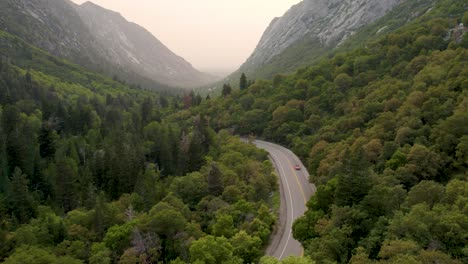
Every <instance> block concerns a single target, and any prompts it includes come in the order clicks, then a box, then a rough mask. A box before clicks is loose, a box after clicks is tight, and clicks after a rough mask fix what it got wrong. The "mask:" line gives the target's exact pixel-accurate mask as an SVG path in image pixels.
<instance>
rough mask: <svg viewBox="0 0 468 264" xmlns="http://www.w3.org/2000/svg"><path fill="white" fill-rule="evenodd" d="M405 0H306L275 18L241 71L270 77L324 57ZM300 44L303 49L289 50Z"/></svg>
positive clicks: (255, 75)
mask: <svg viewBox="0 0 468 264" xmlns="http://www.w3.org/2000/svg"><path fill="white" fill-rule="evenodd" d="M405 1H406V0H385V1H382V0H352V1H340V0H332V1H330V0H304V1H302V2H300V3H299V4H297V5H294V6H293V7H292V8H291V9H289V10H288V11H287V12H286V13H285V14H284V16H282V17H280V18H275V19H274V20H273V21H272V22H271V23H270V25H269V27H268V28H267V29H266V30H265V32H264V34H263V36H262V38H261V40H260V42H259V43H258V45H257V47H256V49H255V50H254V52H253V54H252V55H251V56H250V57H249V58H248V59H247V61H246V62H245V63H244V64H243V65H242V66H241V68H240V69H239V71H238V72H246V73H248V74H250V75H253V76H254V77H266V78H267V77H271V76H273V75H274V74H276V73H277V72H290V71H293V70H295V69H297V68H298V67H299V66H303V65H304V64H306V63H310V62H311V59H314V58H318V57H321V56H322V55H323V54H324V51H326V50H330V49H333V48H335V47H336V46H338V45H340V44H341V43H343V42H344V41H345V40H347V39H348V38H349V37H350V36H352V35H353V34H354V33H356V31H358V30H359V29H360V28H362V27H363V26H365V25H368V24H369V23H371V22H373V21H375V20H377V19H379V18H380V17H382V16H383V15H385V14H386V13H387V12H388V11H390V10H392V8H394V7H395V6H397V5H398V4H401V3H402V2H405ZM298 44H301V47H300V48H301V49H300V52H294V53H292V54H291V52H290V50H289V49H291V48H293V47H297V46H298Z"/></svg>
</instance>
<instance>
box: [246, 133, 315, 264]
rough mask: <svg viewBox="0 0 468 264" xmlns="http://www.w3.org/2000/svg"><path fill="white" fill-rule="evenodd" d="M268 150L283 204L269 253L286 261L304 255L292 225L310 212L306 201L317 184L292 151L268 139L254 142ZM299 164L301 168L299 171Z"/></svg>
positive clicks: (268, 249)
mask: <svg viewBox="0 0 468 264" xmlns="http://www.w3.org/2000/svg"><path fill="white" fill-rule="evenodd" d="M253 143H254V144H255V145H256V146H257V147H258V148H261V149H264V150H266V151H267V152H268V153H269V154H270V159H271V160H272V161H273V164H274V166H275V167H276V170H277V172H278V175H279V177H280V193H281V206H280V216H279V224H278V229H277V232H276V233H275V234H274V235H273V237H272V239H271V243H270V246H269V247H268V248H267V251H266V254H267V255H269V256H273V257H276V258H277V259H279V260H282V259H284V258H286V257H288V256H302V255H303V254H304V249H303V248H302V245H301V244H300V243H299V242H298V241H297V240H295V239H294V238H293V236H292V224H293V223H294V220H296V219H297V218H299V217H301V216H302V215H303V214H304V212H305V211H306V209H307V208H306V203H307V201H308V200H309V199H310V197H311V196H312V195H313V194H314V193H315V190H316V188H315V186H314V185H313V184H310V183H309V173H308V172H307V170H306V168H305V167H304V165H303V164H302V162H301V161H300V160H299V158H298V157H297V156H296V155H294V153H292V151H290V150H288V149H286V148H284V147H282V146H279V145H276V144H273V143H269V142H265V141H261V140H255V141H254V142H253ZM296 164H297V165H299V166H300V167H301V170H295V169H294V166H295V165H296Z"/></svg>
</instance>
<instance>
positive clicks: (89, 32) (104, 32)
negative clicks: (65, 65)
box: [0, 0, 212, 88]
mask: <svg viewBox="0 0 468 264" xmlns="http://www.w3.org/2000/svg"><path fill="white" fill-rule="evenodd" d="M0 28H1V29H3V30H5V31H7V32H10V33H12V34H15V35H17V36H19V37H21V38H23V39H25V40H26V41H28V42H30V43H32V44H33V45H35V46H38V47H40V48H42V49H44V50H46V51H48V52H50V53H52V54H53V55H56V56H59V57H62V58H66V59H69V60H71V61H73V62H75V63H77V64H80V65H82V66H85V67H88V68H91V69H93V70H97V71H99V72H102V73H105V74H107V75H116V76H118V77H119V78H120V79H124V80H127V81H129V82H132V83H137V84H140V85H143V86H144V87H146V88H154V86H158V87H164V86H178V87H188V88H193V87H195V86H198V85H203V84H206V83H208V82H210V81H211V80H212V79H211V77H210V76H208V75H206V74H203V73H201V72H199V71H197V70H196V69H194V68H193V67H192V66H191V65H190V64H189V63H188V62H187V61H185V60H184V59H183V58H181V57H179V56H177V55H176V54H174V53H173V52H171V51H170V50H169V49H168V48H167V47H165V46H164V45H163V44H162V43H161V42H160V41H159V40H158V39H156V38H155V37H154V36H153V35H151V34H150V33H149V32H148V31H146V30H145V29H144V28H142V27H140V26H138V25H136V24H134V23H130V22H128V21H127V20H125V18H123V17H122V16H121V15H120V14H118V13H115V12H112V11H109V10H106V9H104V8H102V7H99V6H97V5H95V4H92V3H90V2H86V3H84V4H82V5H76V4H74V3H72V2H70V1H69V0H3V1H1V2H0Z"/></svg>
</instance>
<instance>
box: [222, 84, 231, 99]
mask: <svg viewBox="0 0 468 264" xmlns="http://www.w3.org/2000/svg"><path fill="white" fill-rule="evenodd" d="M231 92H232V88H231V86H230V85H229V84H226V83H225V84H224V85H223V91H222V94H223V96H224V97H226V96H228V95H230V94H231Z"/></svg>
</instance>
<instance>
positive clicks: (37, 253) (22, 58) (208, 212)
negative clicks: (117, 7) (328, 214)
mask: <svg viewBox="0 0 468 264" xmlns="http://www.w3.org/2000/svg"><path fill="white" fill-rule="evenodd" d="M1 40H2V41H1V43H2V45H0V48H1V49H3V51H5V50H6V51H5V52H2V54H3V56H2V58H1V60H0V93H1V94H0V104H1V108H0V120H1V122H0V140H1V142H2V144H0V201H1V202H0V241H1V242H0V261H1V260H4V261H5V263H100V264H101V263H137V262H138V263H156V262H165V263H169V262H170V261H173V262H174V263H181V262H182V263H185V262H188V261H192V262H197V261H198V263H243V262H245V263H250V262H255V261H257V260H258V259H259V258H260V256H261V255H262V250H263V247H264V245H265V244H266V242H267V240H268V237H269V234H270V232H271V230H272V227H273V224H274V222H275V215H274V211H273V210H276V209H275V208H276V207H278V202H279V199H278V194H277V192H276V190H277V178H276V176H275V174H274V173H273V168H272V164H271V163H270V161H268V159H267V154H266V153H265V152H264V151H262V150H258V149H256V148H255V147H254V146H251V145H248V144H245V143H242V142H240V141H239V139H236V138H234V137H232V136H231V135H229V133H227V132H226V131H219V133H216V132H215V131H214V130H213V129H211V128H210V124H209V122H208V120H207V119H206V118H205V117H203V116H201V115H196V116H192V117H189V118H187V119H185V120H183V121H181V122H172V121H171V122H167V121H166V120H165V117H167V116H169V115H170V114H172V113H175V112H177V111H178V110H180V109H183V108H188V107H193V106H196V105H197V104H200V101H201V100H202V99H201V97H199V96H196V95H194V94H193V93H191V94H190V95H187V96H185V97H183V98H180V97H177V96H171V95H161V94H156V93H154V92H150V91H144V90H139V89H134V88H135V87H134V88H130V87H128V86H126V85H125V84H123V83H119V82H117V81H115V80H112V79H109V78H106V77H103V76H100V75H97V74H94V73H92V72H89V71H86V70H85V69H82V68H79V67H77V66H75V65H72V64H69V63H68V62H66V61H62V60H60V59H58V58H55V57H52V56H50V55H48V54H46V53H44V52H43V51H41V50H38V49H35V48H34V47H32V46H30V45H28V44H26V43H25V42H23V41H22V40H20V39H18V38H16V37H13V36H11V35H9V34H7V33H4V32H2V33H1ZM6 55H8V56H6ZM274 193H276V195H273V194H274ZM207 250H209V251H207ZM224 261H226V262H224Z"/></svg>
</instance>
